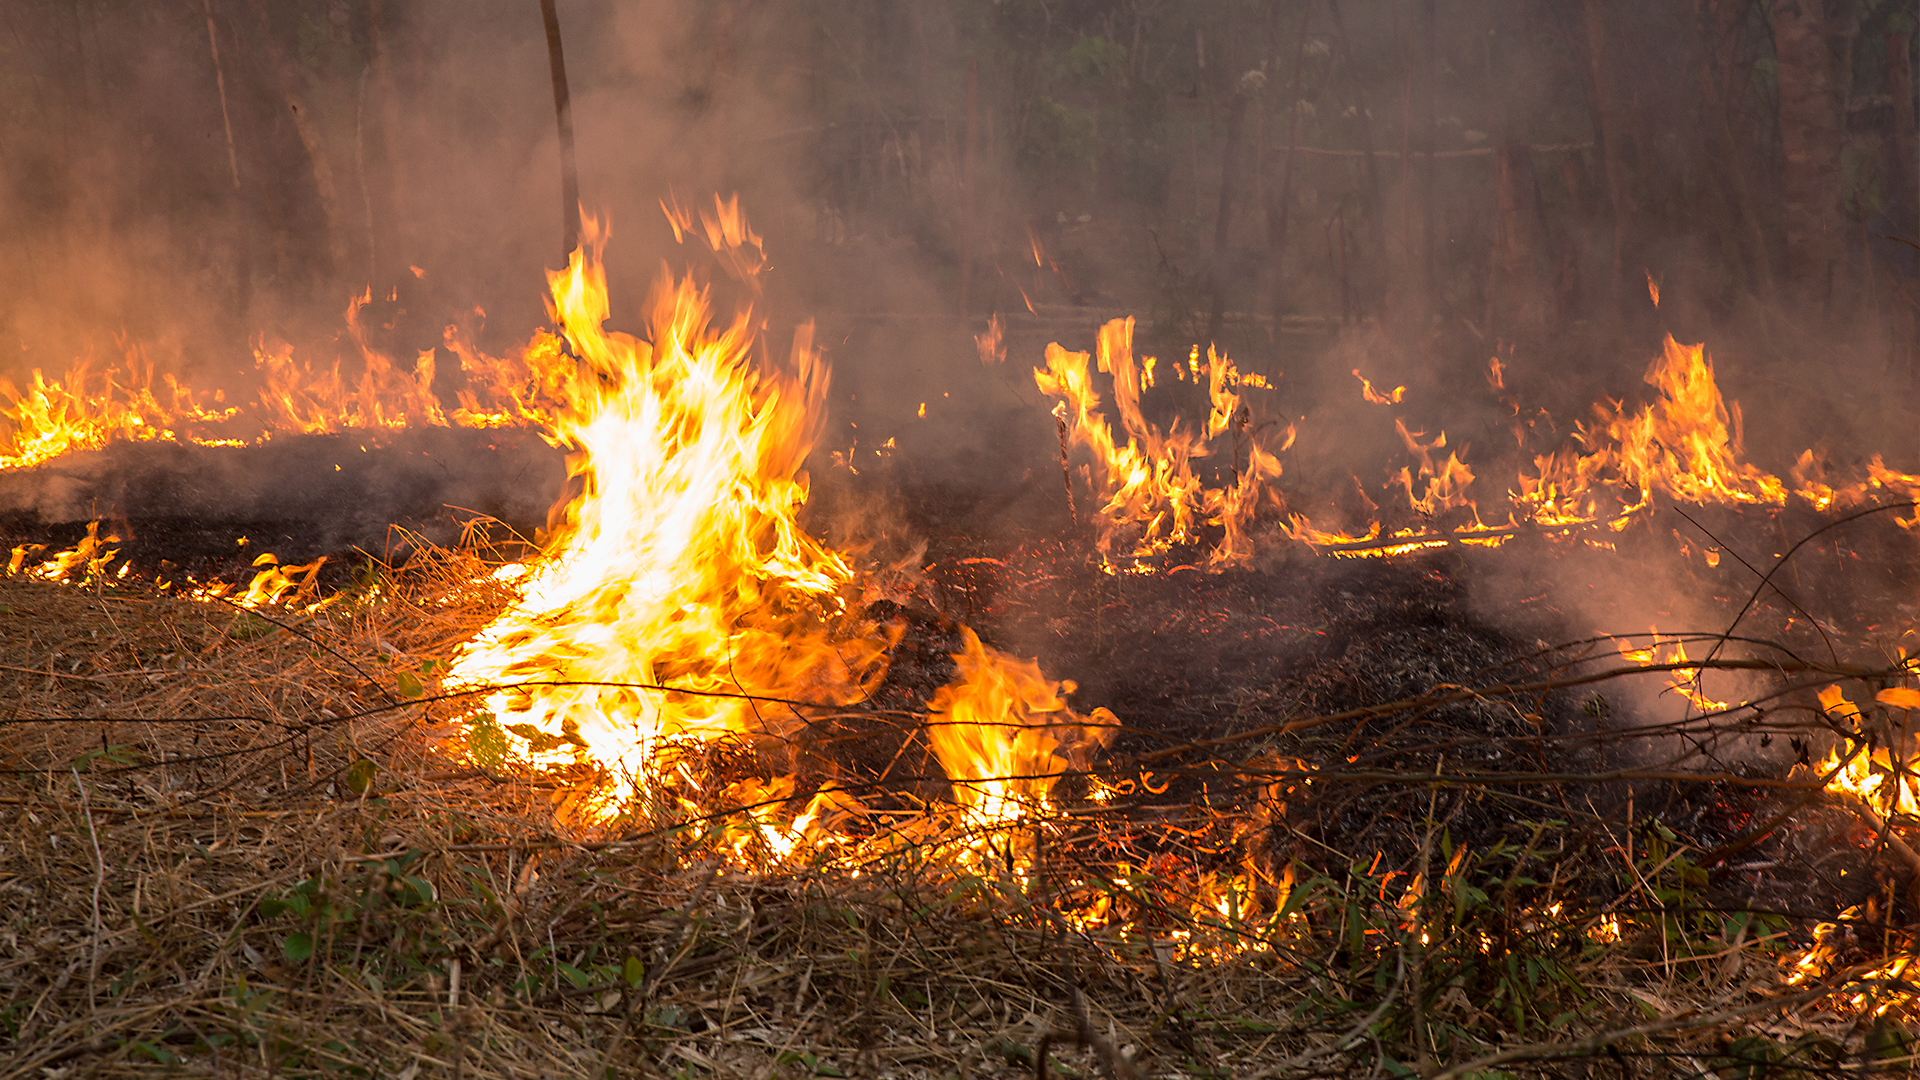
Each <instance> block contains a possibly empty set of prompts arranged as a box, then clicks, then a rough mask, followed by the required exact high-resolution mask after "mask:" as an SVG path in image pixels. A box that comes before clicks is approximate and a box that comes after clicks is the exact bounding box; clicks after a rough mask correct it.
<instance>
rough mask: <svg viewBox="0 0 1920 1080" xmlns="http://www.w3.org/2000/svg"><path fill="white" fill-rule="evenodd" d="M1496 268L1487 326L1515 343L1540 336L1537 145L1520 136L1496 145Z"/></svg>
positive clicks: (1494, 248)
mask: <svg viewBox="0 0 1920 1080" xmlns="http://www.w3.org/2000/svg"><path fill="white" fill-rule="evenodd" d="M1493 168H1494V201H1495V203H1496V205H1497V206H1498V208H1499V209H1498V216H1497V217H1496V218H1495V219H1494V224H1493V259H1492V262H1493V273H1492V275H1491V276H1492V279H1493V280H1492V282H1491V283H1490V284H1491V288H1490V289H1489V290H1488V295H1487V327H1488V330H1489V331H1490V332H1491V333H1494V334H1496V335H1498V336H1499V337H1500V338H1502V339H1504V340H1506V341H1507V342H1509V343H1512V342H1516V341H1518V342H1532V341H1534V340H1535V339H1537V338H1538V337H1539V336H1540V330H1541V329H1542V326H1543V323H1544V319H1543V316H1544V314H1545V308H1544V302H1543V301H1544V297H1543V296H1542V292H1541V288H1540V283H1541V281H1542V279H1543V277H1544V275H1543V274H1542V273H1541V270H1540V250H1541V224H1540V201H1539V184H1538V181H1537V180H1536V178H1535V176H1534V172H1533V148H1532V147H1530V146H1528V145H1527V144H1526V142H1525V141H1523V140H1519V139H1514V140H1511V141H1509V142H1506V143H1503V144H1501V145H1500V146H1497V147H1495V148H1494V151H1493Z"/></svg>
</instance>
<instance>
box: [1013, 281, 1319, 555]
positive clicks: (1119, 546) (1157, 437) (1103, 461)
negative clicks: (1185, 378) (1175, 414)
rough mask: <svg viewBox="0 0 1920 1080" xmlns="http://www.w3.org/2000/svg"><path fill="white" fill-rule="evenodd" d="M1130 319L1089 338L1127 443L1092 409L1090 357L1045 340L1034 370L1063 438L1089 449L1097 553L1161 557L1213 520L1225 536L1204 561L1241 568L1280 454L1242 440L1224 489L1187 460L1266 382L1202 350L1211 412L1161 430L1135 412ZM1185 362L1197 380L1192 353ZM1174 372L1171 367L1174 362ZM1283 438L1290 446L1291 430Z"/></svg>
mask: <svg viewBox="0 0 1920 1080" xmlns="http://www.w3.org/2000/svg"><path fill="white" fill-rule="evenodd" d="M1133 325H1134V323H1133V320H1132V319H1114V320H1112V321H1111V322H1108V323H1107V324H1106V325H1105V326H1102V327H1101V328H1100V331H1099V335H1098V337H1097V339H1096V349H1097V355H1098V362H1097V366H1098V370H1099V371H1100V372H1101V373H1103V374H1110V375H1111V376H1112V377H1113V398H1114V407H1115V409H1116V410H1117V411H1118V412H1119V414H1120V425H1121V430H1122V431H1123V432H1124V434H1125V440H1126V441H1125V443H1124V444H1123V443H1121V441H1120V440H1119V438H1118V437H1117V436H1116V435H1115V433H1114V431H1113V428H1112V426H1111V425H1110V424H1109V423H1108V421H1107V418H1106V416H1105V415H1104V414H1103V413H1101V412H1099V411H1098V409H1099V405H1100V397H1099V395H1098V394H1097V393H1095V392H1094V389H1093V378H1092V374H1091V373H1090V372H1089V371H1088V370H1087V365H1088V361H1089V360H1090V359H1092V357H1089V356H1088V354H1086V353H1083V352H1068V351H1067V350H1066V349H1064V348H1062V347H1061V346H1060V345H1059V344H1057V343H1056V344H1050V345H1048V346H1047V352H1046V361H1047V366H1046V367H1045V368H1044V369H1035V371H1034V373H1033V378H1034V383H1035V385H1037V386H1038V387H1039V388H1040V392H1041V393H1043V394H1045V395H1047V396H1049V397H1052V398H1057V399H1058V404H1056V405H1055V407H1054V414H1055V415H1056V416H1059V417H1061V418H1062V419H1063V420H1064V421H1065V422H1066V424H1067V430H1068V433H1069V438H1070V441H1071V442H1072V443H1073V444H1074V445H1077V446H1084V447H1086V448H1087V449H1088V450H1090V451H1091V452H1092V455H1093V470H1094V473H1095V474H1097V477H1098V479H1097V481H1096V488H1097V491H1098V495H1099V497H1100V500H1101V504H1100V507H1099V509H1098V514H1099V518H1100V531H1099V538H1098V544H1099V548H1100V552H1101V554H1102V556H1103V557H1106V558H1109V559H1110V558H1111V557H1112V556H1113V555H1114V554H1115V552H1116V551H1119V552H1121V554H1123V555H1124V556H1126V557H1131V558H1136V559H1137V558H1145V557H1149V556H1153V555H1158V554H1162V553H1164V552H1166V551H1168V550H1170V549H1171V548H1172V547H1173V546H1174V545H1176V544H1190V543H1194V542H1196V541H1197V540H1198V539H1199V527H1200V526H1201V525H1202V524H1203V523H1204V524H1211V525H1217V526H1220V527H1222V528H1223V529H1224V530H1225V534H1226V539H1225V540H1224V541H1223V542H1222V543H1221V544H1219V545H1218V546H1216V547H1215V549H1214V551H1213V552H1212V553H1211V554H1210V555H1209V556H1208V565H1210V566H1231V565H1240V564H1243V563H1245V562H1246V561H1247V560H1249V559H1250V558H1251V557H1252V551H1251V546H1250V543H1249V542H1248V540H1247V537H1246V528H1247V526H1248V525H1249V523H1250V522H1251V520H1252V517H1253V515H1254V512H1255V511H1256V510H1257V509H1258V507H1259V506H1260V505H1261V504H1262V503H1263V501H1265V499H1266V497H1267V496H1268V495H1270V494H1271V488H1270V481H1272V480H1273V479H1275V478H1277V477H1278V476H1279V475H1280V460H1279V458H1278V457H1277V456H1276V454H1275V452H1274V451H1272V450H1269V449H1268V448H1266V447H1263V446H1261V445H1260V444H1259V442H1258V441H1257V440H1249V441H1248V443H1249V445H1248V451H1247V452H1248V463H1247V468H1246V469H1245V470H1243V471H1239V472H1238V475H1237V477H1236V481H1235V483H1234V484H1233V485H1232V486H1231V487H1223V488H1209V487H1207V486H1206V485H1205V484H1204V483H1202V481H1201V479H1200V478H1199V477H1198V476H1197V475H1196V474H1195V473H1194V470H1193V461H1194V460H1195V459H1197V458H1202V457H1205V456H1207V454H1208V453H1209V452H1210V451H1209V447H1208V443H1209V441H1210V440H1212V439H1214V438H1217V437H1218V436H1220V435H1222V434H1224V433H1226V432H1227V431H1228V430H1229V429H1230V428H1233V427H1235V426H1237V425H1242V424H1244V418H1245V416H1246V413H1245V410H1244V409H1243V407H1242V403H1241V398H1240V395H1239V394H1238V393H1237V392H1236V388H1239V387H1248V386H1252V387H1260V388H1265V387H1266V386H1267V383H1266V380H1265V379H1263V378H1261V377H1259V376H1258V375H1242V374H1240V372H1239V369H1238V368H1236V367H1235V366H1234V364H1233V362H1232V361H1231V360H1228V359H1227V358H1226V357H1225V356H1222V355H1220V354H1219V353H1218V352H1216V351H1215V350H1213V349H1209V350H1208V351H1207V362H1206V367H1205V372H1206V377H1207V394H1208V400H1209V402H1210V404H1211V408H1210V410H1209V412H1208V415H1207V423H1206V428H1205V430H1204V432H1194V431H1189V430H1185V429H1183V428H1182V427H1181V425H1180V422H1179V421H1178V420H1177V419H1176V420H1175V421H1174V422H1173V424H1172V425H1170V426H1169V427H1168V428H1167V429H1166V430H1165V431H1162V430H1161V429H1160V428H1159V427H1157V426H1155V425H1154V424H1152V423H1149V422H1148V421H1147V419H1146V417H1145V416H1144V415H1143V414H1142V413H1141V411H1140V393H1141V389H1142V387H1141V379H1140V371H1139V368H1138V367H1136V366H1135V363H1134V358H1133ZM1189 363H1190V364H1192V365H1193V368H1194V372H1195V380H1196V381H1198V379H1199V373H1200V371H1201V368H1200V366H1199V359H1198V352H1197V350H1196V352H1195V355H1194V356H1193V357H1192V358H1190V360H1189ZM1174 369H1175V370H1176V371H1178V370H1179V365H1178V364H1175V365H1174ZM1288 436H1289V443H1290V441H1291V429H1288ZM1282 449H1284V447H1283V448H1282Z"/></svg>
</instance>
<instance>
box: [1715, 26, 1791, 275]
mask: <svg viewBox="0 0 1920 1080" xmlns="http://www.w3.org/2000/svg"><path fill="white" fill-rule="evenodd" d="M1701 4H1702V8H1703V9H1704V10H1703V11H1702V12H1701V13H1702V15H1703V16H1705V17H1704V18H1703V19H1702V20H1701V22H1702V25H1701V27H1700V31H1699V32H1700V33H1701V34H1702V35H1703V36H1704V38H1705V41H1704V42H1703V44H1702V46H1701V48H1700V50H1699V58H1698V71H1699V83H1700V98H1701V100H1702V101H1703V102H1705V103H1706V108H1707V113H1708V119H1707V128H1708V131H1709V138H1710V139H1711V140H1713V142H1714V143H1715V144H1716V145H1717V149H1718V153H1716V154H1715V155H1714V157H1715V160H1717V161H1719V162H1720V169H1721V175H1723V176H1725V177H1726V180H1727V191H1728V196H1729V198H1730V199H1731V200H1732V202H1733V209H1734V213H1735V214H1736V215H1737V216H1738V218H1739V222H1740V229H1741V232H1742V235H1743V245H1742V246H1744V247H1745V248H1746V256H1747V258H1746V264H1747V266H1746V269H1747V272H1748V274H1749V276H1750V277H1751V279H1752V281H1753V283H1754V285H1756V286H1757V287H1758V290H1759V293H1760V295H1761V296H1767V297H1771V296H1772V295H1773V255H1772V252H1771V250H1770V249H1769V248H1768V246H1767V235H1766V230H1765V229H1764V228H1763V227H1762V226H1761V224H1760V215H1759V213H1758V211H1757V210H1756V208H1755V206H1754V200H1753V189H1752V184H1751V182H1750V180H1749V173H1750V162H1751V156H1750V155H1749V154H1748V152H1747V148H1746V147H1745V146H1743V145H1742V144H1741V142H1740V140H1739V139H1738V138H1736V137H1735V136H1734V132H1733V97H1732V95H1733V87H1732V85H1731V83H1730V81H1729V79H1730V75H1731V71H1732V69H1733V65H1734V60H1733V56H1732V51H1733V50H1732V42H1731V38H1732V36H1733V32H1734V29H1735V26H1736V24H1737V22H1738V20H1739V19H1740V18H1742V17H1744V15H1745V7H1744V6H1743V5H1742V4H1740V3H1737V2H1736V0H1701Z"/></svg>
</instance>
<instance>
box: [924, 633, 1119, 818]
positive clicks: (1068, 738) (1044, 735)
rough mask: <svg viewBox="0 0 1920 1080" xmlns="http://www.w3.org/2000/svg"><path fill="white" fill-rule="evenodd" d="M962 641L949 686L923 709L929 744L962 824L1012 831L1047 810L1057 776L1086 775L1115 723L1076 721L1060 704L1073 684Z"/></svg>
mask: <svg viewBox="0 0 1920 1080" xmlns="http://www.w3.org/2000/svg"><path fill="white" fill-rule="evenodd" d="M962 638H963V640H964V648H963V650H962V651H961V652H959V653H956V654H955V655H954V658H953V659H954V661H955V662H956V663H957V664H958V665H959V671H958V672H957V673H956V675H955V678H954V682H953V683H951V684H949V685H947V686H943V687H941V688H940V690H939V691H938V692H936V693H935V694H934V696H933V700H932V701H931V702H929V703H928V706H927V709H928V712H929V713H930V714H931V719H930V722H929V724H928V728H927V738H928V740H929V741H930V742H931V743H932V744H933V752H934V756H935V757H937V758H939V760H940V765H941V767H942V768H943V769H945V770H946V772H947V776H948V778H949V779H950V780H952V782H953V788H954V797H955V799H956V801H957V802H958V803H959V804H960V806H961V808H962V810H963V811H964V813H965V816H966V818H967V822H968V824H969V825H971V826H974V827H976V828H988V829H991V828H996V827H1001V826H1005V825H1011V824H1013V823H1015V822H1018V821H1020V820H1022V819H1024V818H1027V817H1032V816H1037V815H1038V813H1039V812H1040V811H1041V810H1042V809H1044V808H1045V807H1047V806H1048V805H1049V796H1050V795H1051V793H1052V791H1053V788H1054V785H1055V784H1056V783H1058V781H1059V779H1060V775H1061V772H1062V771H1063V770H1066V769H1085V768H1086V766H1087V764H1088V760H1089V758H1090V756H1091V755H1092V753H1093V752H1094V751H1096V750H1098V749H1099V748H1100V747H1101V746H1103V745H1105V744H1106V742H1107V741H1108V740H1109V739H1110V738H1111V737H1112V734H1113V730H1114V728H1115V726H1116V725H1117V724H1118V721H1117V720H1116V719H1115V717H1114V715H1113V713H1112V712H1110V711H1109V710H1107V709H1095V710H1094V711H1093V713H1092V715H1091V716H1087V717H1082V716H1080V715H1079V714H1077V713H1075V712H1074V711H1073V710H1072V709H1070V708H1068V707H1067V703H1066V699H1065V698H1064V697H1063V696H1062V695H1065V694H1071V693H1073V691H1074V684H1073V683H1072V682H1071V681H1065V682H1055V681H1053V680H1051V679H1048V678H1047V677H1046V676H1044V675H1042V674H1041V672H1040V665H1039V664H1037V663H1035V662H1034V661H1032V660H1024V661H1023V660H1015V659H1014V658H1012V657H1010V656H1007V655H1005V654H1003V653H1000V652H998V651H997V650H994V649H989V648H987V647H986V646H985V645H982V644H981V643H980V638H979V637H978V636H977V635H975V634H974V632H973V631H972V630H968V629H964V628H963V630H962Z"/></svg>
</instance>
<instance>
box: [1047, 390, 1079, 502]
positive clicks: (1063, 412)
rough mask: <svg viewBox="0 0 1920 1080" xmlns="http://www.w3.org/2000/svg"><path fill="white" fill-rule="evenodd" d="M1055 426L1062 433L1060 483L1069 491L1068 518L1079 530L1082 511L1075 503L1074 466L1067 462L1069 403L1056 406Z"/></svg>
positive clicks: (1054, 412) (1054, 410)
mask: <svg viewBox="0 0 1920 1080" xmlns="http://www.w3.org/2000/svg"><path fill="white" fill-rule="evenodd" d="M1053 426H1054V427H1055V429H1057V430H1058V431H1059V432H1060V483H1061V486H1063V487H1065V488H1066V489H1067V518H1068V520H1070V521H1072V522H1073V524H1074V527H1075V528H1078V527H1079V525H1080V511H1079V510H1078V509H1077V508H1076V507H1075V506H1074V503H1073V466H1072V465H1070V464H1069V463H1068V461H1067V403H1066V402H1064V401H1063V402H1061V403H1060V404H1058V405H1056V406H1054V409H1053Z"/></svg>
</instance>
